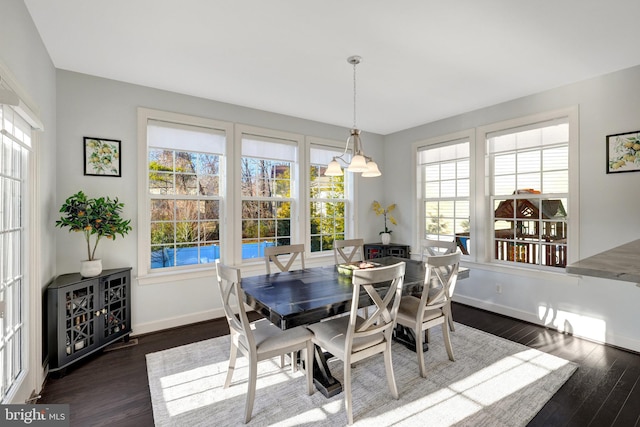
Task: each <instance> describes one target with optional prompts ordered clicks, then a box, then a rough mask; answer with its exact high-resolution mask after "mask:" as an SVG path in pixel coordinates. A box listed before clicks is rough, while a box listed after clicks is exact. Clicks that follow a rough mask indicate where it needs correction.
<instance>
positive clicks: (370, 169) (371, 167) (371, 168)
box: [362, 160, 382, 178]
mask: <svg viewBox="0 0 640 427" xmlns="http://www.w3.org/2000/svg"><path fill="white" fill-rule="evenodd" d="M380 175H382V172H380V169H378V164H377V163H376V162H374V161H373V160H371V161H370V162H367V170H366V171H364V172H362V176H363V177H365V178H374V177H376V176H380Z"/></svg>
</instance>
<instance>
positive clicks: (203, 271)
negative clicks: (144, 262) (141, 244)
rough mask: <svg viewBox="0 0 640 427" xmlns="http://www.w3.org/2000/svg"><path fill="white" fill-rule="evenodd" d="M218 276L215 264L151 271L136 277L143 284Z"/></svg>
mask: <svg viewBox="0 0 640 427" xmlns="http://www.w3.org/2000/svg"><path fill="white" fill-rule="evenodd" d="M213 277H216V266H215V264H210V265H207V266H206V267H204V266H203V267H198V268H186V269H179V270H172V271H162V272H151V273H148V274H145V275H140V276H138V277H137V278H136V279H137V280H138V284H139V285H142V286H146V285H155V284H159V283H167V282H172V281H175V280H189V279H201V278H213Z"/></svg>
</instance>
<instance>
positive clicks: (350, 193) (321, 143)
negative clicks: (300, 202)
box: [302, 136, 358, 258]
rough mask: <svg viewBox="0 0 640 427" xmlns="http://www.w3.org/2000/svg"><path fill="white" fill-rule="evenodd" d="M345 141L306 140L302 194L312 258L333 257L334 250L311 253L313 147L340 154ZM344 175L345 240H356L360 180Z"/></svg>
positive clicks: (345, 172)
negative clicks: (357, 193)
mask: <svg viewBox="0 0 640 427" xmlns="http://www.w3.org/2000/svg"><path fill="white" fill-rule="evenodd" d="M344 145H345V143H344V142H343V141H336V140H331V139H324V138H317V137H311V136H309V137H307V138H306V147H305V151H306V159H307V161H306V162H305V163H304V164H303V168H302V169H303V170H304V177H305V179H304V180H303V182H304V184H303V185H304V186H305V187H304V189H303V190H302V194H303V195H304V206H305V209H304V218H305V219H306V221H305V222H306V224H305V226H304V241H305V245H306V247H307V248H308V250H307V252H309V255H308V256H309V257H310V258H321V257H326V256H329V255H330V256H331V257H333V250H326V251H321V252H311V230H310V224H311V207H310V204H311V196H310V194H309V191H310V188H309V184H310V183H309V174H310V171H311V155H310V152H311V147H317V148H325V149H330V150H337V151H340V152H344ZM343 173H344V186H345V199H344V200H345V201H346V205H345V218H344V220H345V224H344V228H345V239H354V238H357V237H358V230H357V228H356V220H355V218H356V210H357V207H356V204H355V195H356V186H357V182H358V180H357V179H355V174H353V173H349V172H347V171H346V169H345V170H344V171H343Z"/></svg>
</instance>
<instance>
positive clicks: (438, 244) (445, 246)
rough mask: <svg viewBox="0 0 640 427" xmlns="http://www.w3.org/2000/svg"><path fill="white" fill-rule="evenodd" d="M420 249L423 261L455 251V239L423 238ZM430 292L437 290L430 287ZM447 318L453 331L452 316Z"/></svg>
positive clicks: (456, 248)
mask: <svg viewBox="0 0 640 427" xmlns="http://www.w3.org/2000/svg"><path fill="white" fill-rule="evenodd" d="M421 249H422V251H421V253H420V257H421V259H422V261H423V262H424V261H426V258H427V257H430V256H434V255H447V254H452V253H455V252H457V251H458V245H457V244H456V242H455V241H447V240H435V239H424V240H423V241H422V246H421ZM431 292H437V290H436V289H433V288H432V290H431ZM449 304H451V303H449ZM449 311H450V310H449ZM448 320H449V329H450V330H451V331H452V332H453V331H455V330H456V328H455V326H454V324H453V317H449V319H448Z"/></svg>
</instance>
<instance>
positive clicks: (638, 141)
mask: <svg viewBox="0 0 640 427" xmlns="http://www.w3.org/2000/svg"><path fill="white" fill-rule="evenodd" d="M638 171H640V130H636V131H633V132H625V133H617V134H615V135H607V173H619V172H638Z"/></svg>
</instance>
